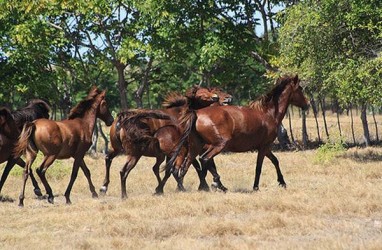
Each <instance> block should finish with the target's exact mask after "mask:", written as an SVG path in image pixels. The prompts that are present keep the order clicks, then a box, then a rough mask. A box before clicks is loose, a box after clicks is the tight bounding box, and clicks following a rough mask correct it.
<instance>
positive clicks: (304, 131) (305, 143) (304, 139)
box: [302, 111, 308, 149]
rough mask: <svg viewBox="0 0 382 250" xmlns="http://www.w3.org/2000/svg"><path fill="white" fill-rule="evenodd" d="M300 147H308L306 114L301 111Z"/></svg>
mask: <svg viewBox="0 0 382 250" xmlns="http://www.w3.org/2000/svg"><path fill="white" fill-rule="evenodd" d="M302 145H303V148H304V149H305V148H307V147H308V133H307V129H306V113H305V111H302Z"/></svg>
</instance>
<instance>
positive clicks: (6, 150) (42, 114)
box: [0, 99, 50, 197]
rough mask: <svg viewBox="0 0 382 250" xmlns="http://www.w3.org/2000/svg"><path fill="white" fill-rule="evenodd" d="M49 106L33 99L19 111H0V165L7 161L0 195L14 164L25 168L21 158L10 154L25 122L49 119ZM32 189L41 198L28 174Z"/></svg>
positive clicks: (0, 186)
mask: <svg viewBox="0 0 382 250" xmlns="http://www.w3.org/2000/svg"><path fill="white" fill-rule="evenodd" d="M49 111H50V107H49V105H48V104H47V103H46V102H44V101H43V100H40V99H33V100H31V101H30V102H29V104H28V105H27V106H26V107H24V108H21V109H18V110H14V111H10V110H9V109H7V108H1V109H0V120H1V122H0V163H3V162H5V161H7V164H6V166H5V168H4V171H3V174H2V176H1V179H0V193H1V189H2V188H3V185H4V183H5V181H6V179H7V177H8V175H9V172H10V171H11V170H12V168H13V166H14V165H15V164H17V165H19V166H20V167H23V168H24V167H25V162H24V161H23V160H22V159H21V158H17V157H16V158H15V157H14V156H13V154H12V151H13V148H14V144H15V142H16V141H17V138H18V137H19V135H20V131H21V130H22V127H23V125H24V124H25V123H26V122H31V121H34V120H36V119H38V118H47V119H48V118H49ZM30 176H31V180H32V183H33V187H34V193H35V194H36V195H37V196H39V197H41V196H42V193H41V190H40V188H39V186H38V183H37V181H36V179H35V178H34V176H33V173H32V172H31V173H30Z"/></svg>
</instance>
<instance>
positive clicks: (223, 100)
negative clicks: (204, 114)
mask: <svg viewBox="0 0 382 250" xmlns="http://www.w3.org/2000/svg"><path fill="white" fill-rule="evenodd" d="M211 92H213V93H215V94H217V95H218V96H219V104H220V105H221V106H226V105H230V104H231V103H232V99H233V97H232V95H230V94H228V93H226V92H224V91H223V90H221V89H220V88H216V87H215V88H212V89H211Z"/></svg>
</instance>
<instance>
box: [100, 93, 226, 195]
mask: <svg viewBox="0 0 382 250" xmlns="http://www.w3.org/2000/svg"><path fill="white" fill-rule="evenodd" d="M216 92H219V94H220V95H221V96H218V95H217V94H216ZM231 100H232V96H231V95H228V94H226V93H224V92H222V91H221V90H218V89H207V88H201V87H198V86H194V87H193V88H191V89H189V90H188V91H186V93H185V96H182V95H181V94H179V93H176V92H173V93H170V94H169V95H168V96H167V97H166V100H165V101H164V103H163V107H164V109H162V110H146V111H144V110H140V111H139V112H138V113H139V114H137V111H134V110H128V111H124V112H121V113H120V114H119V115H118V116H117V119H116V120H115V121H114V123H113V125H112V127H111V129H110V140H111V145H112V150H111V151H110V153H109V154H108V155H107V157H106V159H105V161H106V176H105V180H104V184H103V186H102V187H101V192H103V193H106V191H107V188H108V184H109V183H110V177H109V176H110V175H109V173H110V166H111V161H112V159H113V158H114V157H115V156H116V155H117V154H118V153H120V152H126V154H127V161H126V163H125V165H124V166H123V168H122V170H121V173H120V174H121V187H122V198H123V199H124V198H126V197H127V195H126V178H127V176H128V174H129V172H130V171H131V170H132V169H133V168H134V167H135V165H136V163H137V162H138V160H139V159H140V157H141V156H148V157H155V158H156V163H155V165H154V166H153V168H152V169H153V172H154V174H155V176H156V178H157V180H158V184H159V183H160V182H161V178H160V175H159V173H160V170H159V167H160V164H161V163H162V162H163V161H164V160H165V158H166V156H169V155H170V154H171V152H172V150H173V148H174V146H175V145H176V143H177V141H178V139H179V135H180V134H181V131H180V130H179V128H178V126H177V124H178V117H179V116H180V114H181V112H182V111H184V110H185V109H187V107H190V108H193V109H199V108H203V107H206V106H209V105H211V104H213V103H216V102H218V101H219V102H222V103H223V104H227V103H230V102H231ZM154 114H156V116H157V117H153V115H154ZM149 116H151V117H149ZM166 116H167V117H166ZM142 119H143V120H144V121H142ZM193 164H194V166H195V168H196V169H197V170H198V175H199V176H200V175H203V174H200V172H201V171H202V170H200V165H199V164H198V163H197V161H195V162H194V163H193ZM213 167H214V166H212V167H210V168H209V170H210V171H211V172H212V173H213ZM204 178H205V174H204ZM201 183H206V182H205V180H204V181H203V180H202V179H201ZM178 184H179V185H178V188H179V189H180V190H184V188H183V185H182V184H181V183H180V182H179V181H178ZM207 187H208V185H207ZM156 191H157V193H161V192H160V189H158V188H157V189H156ZM162 192H163V191H162Z"/></svg>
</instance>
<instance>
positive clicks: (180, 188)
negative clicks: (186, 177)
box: [172, 173, 186, 192]
mask: <svg viewBox="0 0 382 250" xmlns="http://www.w3.org/2000/svg"><path fill="white" fill-rule="evenodd" d="M172 175H173V176H174V178H175V180H176V183H177V186H176V190H177V191H179V192H186V189H185V188H184V186H183V177H181V176H179V175H178V174H176V173H172Z"/></svg>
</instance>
